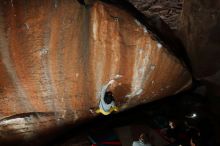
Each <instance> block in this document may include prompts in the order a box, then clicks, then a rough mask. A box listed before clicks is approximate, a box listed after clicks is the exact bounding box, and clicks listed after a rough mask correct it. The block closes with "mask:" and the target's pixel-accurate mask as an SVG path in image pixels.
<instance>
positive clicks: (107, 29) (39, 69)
mask: <svg viewBox="0 0 220 146" xmlns="http://www.w3.org/2000/svg"><path fill="white" fill-rule="evenodd" d="M118 75H120V76H121V78H120V79H118V80H117V82H116V84H114V86H112V87H111V90H112V91H113V94H114V96H115V97H116V103H117V104H120V105H121V106H122V108H123V109H127V108H131V107H133V106H136V105H139V104H141V103H146V102H150V101H153V100H157V99H159V98H162V97H165V96H168V95H172V94H175V93H178V92H180V91H182V90H184V89H185V88H187V87H189V86H190V84H191V77H190V74H189V73H188V71H187V70H186V69H185V68H184V67H183V65H182V64H181V63H180V61H179V60H178V59H177V58H176V57H175V56H173V55H171V54H170V53H168V51H167V50H166V48H164V47H163V45H161V44H160V43H159V42H158V41H156V40H155V39H153V38H152V37H151V34H149V33H148V29H147V28H145V27H144V26H143V25H142V24H141V23H140V22H138V20H136V19H135V18H133V17H132V16H131V15H130V14H128V13H127V12H125V11H123V10H121V9H119V8H117V7H114V6H111V5H107V4H103V3H101V2H98V3H96V4H94V5H93V7H91V8H90V9H86V8H85V7H83V6H81V5H79V4H78V3H77V1H72V0H65V1H56V0H53V1H52V0H46V1H25V0H16V1H15V0H14V1H8V0H3V1H1V5H0V119H1V121H0V130H1V131H4V132H3V133H1V137H0V140H2V139H9V140H10V138H12V136H11V135H14V136H15V135H17V136H18V137H21V138H24V139H29V138H30V137H32V135H31V134H27V132H29V133H35V134H38V133H41V132H42V130H44V129H50V128H53V127H59V126H60V125H63V124H67V123H68V124H69V123H72V124H74V123H79V122H82V121H85V120H88V119H90V118H92V117H94V116H96V115H94V114H92V113H91V112H90V108H97V106H98V101H99V99H98V95H99V92H100V90H101V87H102V86H103V85H104V84H106V83H108V82H109V81H110V80H111V79H113V78H115V77H117V76H118ZM123 109H122V110H123ZM42 121H44V122H42ZM31 123H34V126H31V125H30V124H31ZM11 133H13V134H11ZM14 136H13V138H14Z"/></svg>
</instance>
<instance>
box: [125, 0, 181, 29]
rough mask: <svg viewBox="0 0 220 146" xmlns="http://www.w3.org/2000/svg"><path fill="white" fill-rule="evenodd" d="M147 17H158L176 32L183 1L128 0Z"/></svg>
mask: <svg viewBox="0 0 220 146" xmlns="http://www.w3.org/2000/svg"><path fill="white" fill-rule="evenodd" d="M128 1H129V2H131V3H132V4H133V5H134V6H135V7H137V8H138V9H139V10H140V11H141V12H142V13H144V14H145V15H146V16H147V17H158V16H159V17H160V18H161V19H163V20H164V21H165V22H166V23H167V24H168V25H169V26H170V28H171V29H173V30H178V29H179V28H178V27H179V22H180V16H181V12H182V7H183V0H128Z"/></svg>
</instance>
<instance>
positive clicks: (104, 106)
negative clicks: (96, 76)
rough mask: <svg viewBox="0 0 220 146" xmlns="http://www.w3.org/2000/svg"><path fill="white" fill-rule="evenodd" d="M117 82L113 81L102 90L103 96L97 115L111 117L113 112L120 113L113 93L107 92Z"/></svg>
mask: <svg viewBox="0 0 220 146" xmlns="http://www.w3.org/2000/svg"><path fill="white" fill-rule="evenodd" d="M114 82H115V80H111V81H110V82H109V83H108V84H107V85H105V86H104V87H103V88H102V90H101V96H100V101H99V109H97V110H96V113H101V114H103V115H109V114H111V113H112V112H113V111H118V107H117V106H116V105H115V100H114V96H113V95H112V92H111V91H107V89H108V87H109V86H110V85H111V84H113V83H114Z"/></svg>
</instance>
